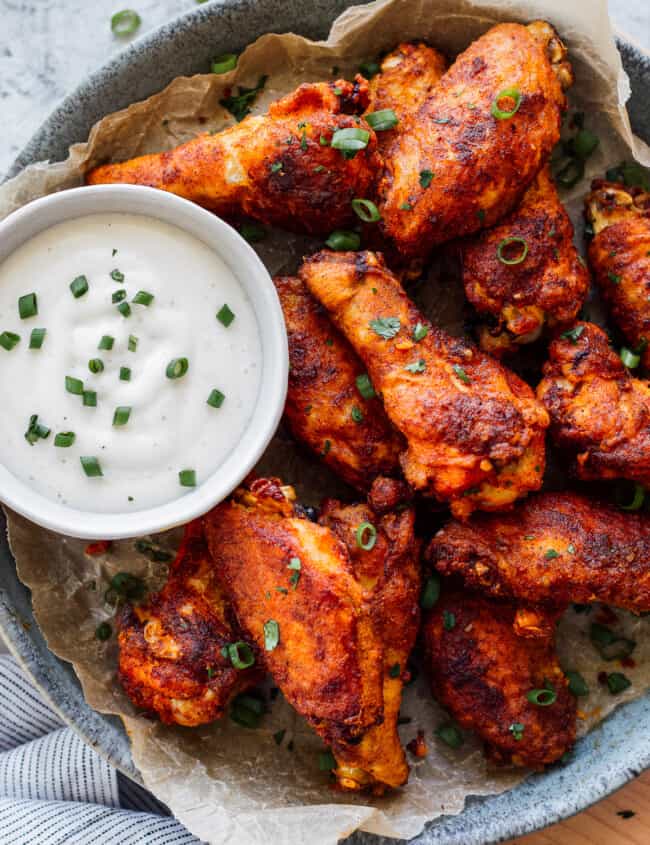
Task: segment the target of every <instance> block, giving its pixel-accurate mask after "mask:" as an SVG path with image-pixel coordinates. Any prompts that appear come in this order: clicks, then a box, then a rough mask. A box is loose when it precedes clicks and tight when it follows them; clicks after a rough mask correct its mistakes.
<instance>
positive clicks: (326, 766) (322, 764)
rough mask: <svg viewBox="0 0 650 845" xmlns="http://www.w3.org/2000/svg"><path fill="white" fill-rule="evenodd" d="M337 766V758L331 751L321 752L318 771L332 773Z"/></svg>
mask: <svg viewBox="0 0 650 845" xmlns="http://www.w3.org/2000/svg"><path fill="white" fill-rule="evenodd" d="M336 766H337V763H336V757H335V756H334V755H333V754H332V752H331V751H330V749H329V748H328V749H327V751H321V752H320V754H319V755H318V770H319V771H321V772H331V771H332V770H333V769H335V768H336Z"/></svg>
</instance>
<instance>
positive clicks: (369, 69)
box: [359, 61, 381, 79]
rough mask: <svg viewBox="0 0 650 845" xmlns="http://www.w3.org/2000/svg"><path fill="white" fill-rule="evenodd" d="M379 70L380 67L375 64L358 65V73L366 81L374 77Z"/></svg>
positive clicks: (363, 63)
mask: <svg viewBox="0 0 650 845" xmlns="http://www.w3.org/2000/svg"><path fill="white" fill-rule="evenodd" d="M380 70H381V66H380V65H379V64H378V63H377V62H372V61H368V62H361V64H360V65H359V73H360V74H362V75H363V76H365V77H366V79H372V77H373V76H376V75H377V74H378V73H379V71H380Z"/></svg>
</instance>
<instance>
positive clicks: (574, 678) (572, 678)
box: [564, 671, 589, 698]
mask: <svg viewBox="0 0 650 845" xmlns="http://www.w3.org/2000/svg"><path fill="white" fill-rule="evenodd" d="M564 674H565V676H566V679H567V681H568V682H569V692H570V693H571V695H575V696H576V698H579V697H581V696H583V695H589V687H588V686H587V682H586V681H585V679H584V678H583V677H582V675H581V674H580V672H573V671H569V672H565V673H564Z"/></svg>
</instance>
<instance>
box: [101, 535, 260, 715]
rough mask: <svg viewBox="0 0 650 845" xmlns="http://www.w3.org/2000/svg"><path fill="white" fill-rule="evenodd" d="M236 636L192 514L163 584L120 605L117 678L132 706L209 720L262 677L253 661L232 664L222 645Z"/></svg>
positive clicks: (229, 613)
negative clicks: (135, 602) (240, 667)
mask: <svg viewBox="0 0 650 845" xmlns="http://www.w3.org/2000/svg"><path fill="white" fill-rule="evenodd" d="M241 639H242V635H241V632H240V631H239V629H238V628H237V626H236V623H235V620H234V617H233V614H232V611H231V609H230V605H229V602H228V600H227V599H226V598H225V596H224V594H223V593H222V591H221V588H220V587H219V585H218V583H217V582H216V579H215V575H214V566H213V563H212V558H211V557H210V555H209V553H208V548H207V544H206V541H205V537H204V535H203V527H202V525H201V523H200V521H198V520H197V521H195V522H191V523H189V524H188V525H187V526H186V527H185V537H184V540H183V543H182V545H181V548H180V549H179V552H178V555H177V557H176V560H175V561H174V563H173V564H172V566H171V569H170V573H169V577H168V579H167V583H166V584H165V586H164V587H163V589H162V590H161V591H160V592H159V593H156V594H154V595H152V596H150V597H149V599H148V601H147V602H146V603H145V604H138V605H133V606H131V605H128V606H126V607H125V608H124V609H123V611H122V615H121V619H120V632H119V637H118V643H119V679H120V682H121V684H122V686H123V687H124V690H125V691H126V693H127V695H128V696H129V698H130V699H131V701H132V702H133V704H134V705H135V706H136V707H137V708H138V709H140V710H144V711H146V712H148V713H155V714H157V715H158V716H159V717H160V719H161V721H163V722H165V723H167V724H177V725H184V726H188V727H190V726H195V725H203V724H207V723H208V722H213V721H214V720H215V719H218V718H220V717H221V716H223V714H224V711H225V709H226V707H227V706H228V703H229V702H230V700H231V699H232V698H233V697H234V696H235V695H237V694H238V693H240V692H242V691H243V690H245V689H247V688H248V687H251V686H253V685H255V684H256V683H257V682H259V681H260V680H261V678H262V677H263V674H264V673H263V672H261V671H260V669H259V668H256V667H255V666H253V667H252V668H250V669H245V670H243V671H239V670H237V669H235V668H234V667H233V665H232V663H231V661H230V659H228V658H227V657H224V656H223V654H222V649H223V648H224V647H226V646H228V644H230V643H233V642H237V641H238V640H241ZM258 667H259V661H258Z"/></svg>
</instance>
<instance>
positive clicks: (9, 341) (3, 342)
mask: <svg viewBox="0 0 650 845" xmlns="http://www.w3.org/2000/svg"><path fill="white" fill-rule="evenodd" d="M19 341H20V335H19V334H14V333H13V332H2V334H0V346H1V347H2V348H3V349H6V350H7V352H11V350H12V349H13V348H14V346H15V345H16V344H17V343H19Z"/></svg>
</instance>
